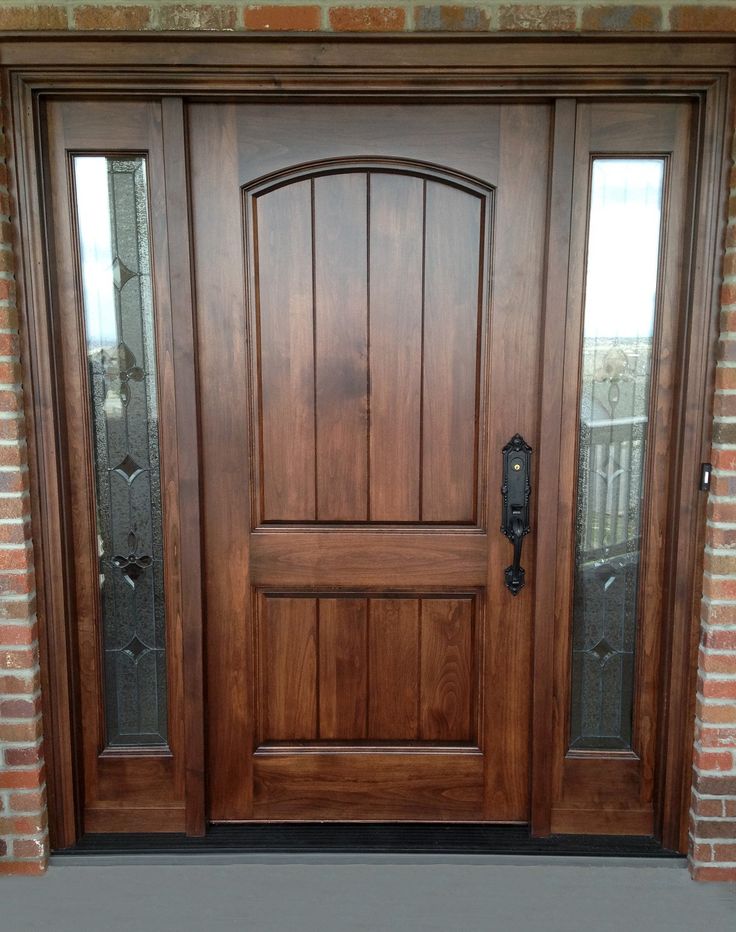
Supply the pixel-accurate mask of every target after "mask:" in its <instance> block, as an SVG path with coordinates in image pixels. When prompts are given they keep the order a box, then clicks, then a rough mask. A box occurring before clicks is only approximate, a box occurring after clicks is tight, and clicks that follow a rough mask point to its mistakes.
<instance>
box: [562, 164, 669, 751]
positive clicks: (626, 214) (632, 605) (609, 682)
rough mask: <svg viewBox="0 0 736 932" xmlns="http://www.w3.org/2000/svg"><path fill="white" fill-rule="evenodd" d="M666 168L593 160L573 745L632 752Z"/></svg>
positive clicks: (579, 492)
mask: <svg viewBox="0 0 736 932" xmlns="http://www.w3.org/2000/svg"><path fill="white" fill-rule="evenodd" d="M663 183H664V160H663V159H606V158H599V159H595V160H594V162H593V177H592V187H591V203H590V229H589V233H588V266H587V272H586V292H585V323H584V328H583V358H582V385H581V401H580V452H579V458H578V490H577V514H576V546H575V587H574V601H573V656H572V668H573V675H572V709H571V721H570V745H571V747H573V748H628V747H630V745H631V726H632V706H633V696H634V677H633V671H634V646H635V641H636V625H637V617H636V616H637V603H638V590H639V564H640V552H641V531H642V509H643V493H644V487H643V483H644V460H645V452H646V451H645V445H646V438H647V424H648V420H649V395H650V383H651V370H652V341H653V336H654V317H655V310H656V292H657V277H658V268H659V241H660V228H661V214H662V190H663Z"/></svg>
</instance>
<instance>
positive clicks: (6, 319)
mask: <svg viewBox="0 0 736 932" xmlns="http://www.w3.org/2000/svg"><path fill="white" fill-rule="evenodd" d="M3 255H7V253H3V252H0V257H1V256H3ZM18 326H19V320H18V309H17V308H15V307H0V330H17V329H18Z"/></svg>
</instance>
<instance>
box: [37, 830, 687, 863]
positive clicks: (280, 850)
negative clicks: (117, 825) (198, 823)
mask: <svg viewBox="0 0 736 932" xmlns="http://www.w3.org/2000/svg"><path fill="white" fill-rule="evenodd" d="M228 853H231V854H309V853H311V854H325V853H332V854H465V855H467V854H505V855H559V856H561V857H575V856H578V857H609V858H610V857H626V858H637V857H639V858H681V857H682V855H680V854H678V853H677V852H675V851H669V850H667V849H665V848H663V847H662V846H661V845H660V844H659V843H658V842H657V841H655V839H653V838H644V837H640V836H625V835H552V836H550V837H548V838H531V837H530V835H529V829H528V827H527V826H526V825H457V824H453V825H447V824H441V823H419V824H417V823H414V824H396V823H389V822H387V823H360V824H356V823H310V824H295V823H280V824H274V823H268V824H248V825H240V824H228V825H211V826H210V827H209V829H208V831H207V834H206V835H205V836H204V837H202V838H188V837H187V836H186V835H178V834H109V835H84V836H83V837H82V838H81V839H80V840H79V842H78V843H77V844H76V845H74V846H73V847H71V848H65V849H63V850H58V851H54V856H55V857H64V855H79V854H110V855H124V854H131V855H137V854H228Z"/></svg>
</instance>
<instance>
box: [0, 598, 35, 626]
mask: <svg viewBox="0 0 736 932" xmlns="http://www.w3.org/2000/svg"><path fill="white" fill-rule="evenodd" d="M35 613H36V600H35V599H0V619H2V620H3V621H11V620H12V621H15V620H16V619H17V620H18V621H25V622H26V623H28V621H29V619H30V618H32V617H33V615H35Z"/></svg>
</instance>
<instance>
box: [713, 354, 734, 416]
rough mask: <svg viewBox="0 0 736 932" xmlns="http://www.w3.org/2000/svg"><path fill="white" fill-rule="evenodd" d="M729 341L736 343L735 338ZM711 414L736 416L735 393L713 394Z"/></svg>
mask: <svg viewBox="0 0 736 932" xmlns="http://www.w3.org/2000/svg"><path fill="white" fill-rule="evenodd" d="M729 342H731V343H736V340H731V341H729ZM713 414H714V415H715V416H716V417H736V395H724V394H723V393H722V392H718V393H717V394H716V395H715V396H714V403H713Z"/></svg>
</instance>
